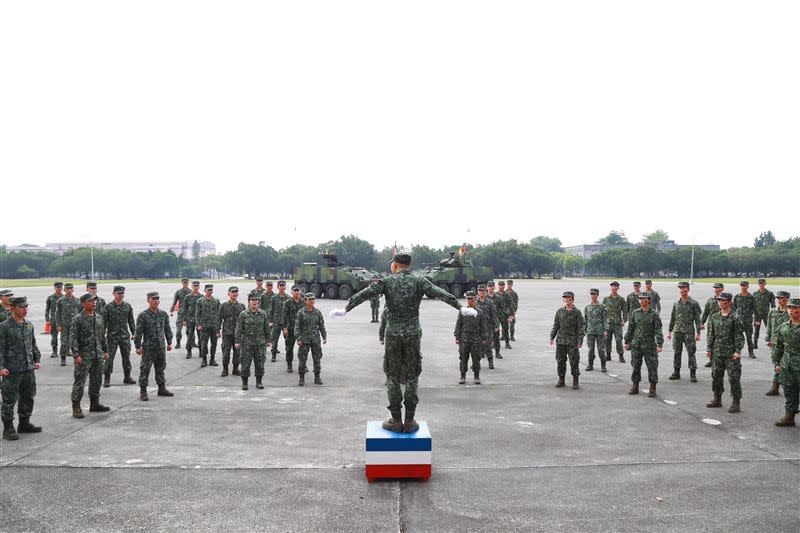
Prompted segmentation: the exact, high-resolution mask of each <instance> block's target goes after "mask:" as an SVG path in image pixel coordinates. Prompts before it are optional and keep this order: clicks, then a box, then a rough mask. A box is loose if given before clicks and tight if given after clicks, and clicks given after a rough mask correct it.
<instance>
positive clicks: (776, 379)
mask: <svg viewBox="0 0 800 533" xmlns="http://www.w3.org/2000/svg"><path fill="white" fill-rule="evenodd" d="M770 352H771V353H772V368H773V369H774V368H775V367H776V366H778V365H780V364H781V362H780V360H777V361H776V360H775V343H772V348H770ZM772 382H773V383H781V372H775V373H774V374H773V375H772Z"/></svg>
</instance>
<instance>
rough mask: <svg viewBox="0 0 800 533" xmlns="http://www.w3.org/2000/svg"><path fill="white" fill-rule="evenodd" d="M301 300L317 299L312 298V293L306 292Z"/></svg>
mask: <svg viewBox="0 0 800 533" xmlns="http://www.w3.org/2000/svg"><path fill="white" fill-rule="evenodd" d="M303 298H305V299H306V300H316V299H317V297H316V296H314V293H313V292H307V293H306V294H305V296H304V297H303Z"/></svg>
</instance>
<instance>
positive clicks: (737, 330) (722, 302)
mask: <svg viewBox="0 0 800 533" xmlns="http://www.w3.org/2000/svg"><path fill="white" fill-rule="evenodd" d="M718 299H719V307H720V310H719V312H718V313H715V314H714V315H712V316H711V319H710V320H709V321H708V345H709V347H710V351H708V352H707V353H706V356H707V357H709V358H712V364H713V366H712V367H711V368H712V370H711V378H712V384H711V389H712V390H713V392H714V399H713V400H711V402H710V403H708V404H706V407H722V392H723V391H724V390H725V389H724V387H723V379H724V378H725V371H726V370H727V371H728V380H729V381H730V383H731V396H733V403H732V404H731V407H730V408H729V409H728V412H729V413H738V412H739V400H740V399H741V397H742V385H741V378H742V348H743V347H744V325H743V324H742V320H741V319H740V318H739V317H738V315H737V314H736V313H735V312H734V311H733V309H732V308H731V300H732V299H733V296H731V294H730V293H729V292H723V293H720V295H719V298H718Z"/></svg>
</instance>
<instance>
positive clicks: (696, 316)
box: [694, 302, 702, 333]
mask: <svg viewBox="0 0 800 533" xmlns="http://www.w3.org/2000/svg"><path fill="white" fill-rule="evenodd" d="M701 324H702V323H701V322H700V304H699V303H697V302H695V304H694V331H695V333H700V325H701Z"/></svg>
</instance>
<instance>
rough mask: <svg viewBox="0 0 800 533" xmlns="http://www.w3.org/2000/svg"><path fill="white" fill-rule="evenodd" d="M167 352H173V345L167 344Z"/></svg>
mask: <svg viewBox="0 0 800 533" xmlns="http://www.w3.org/2000/svg"><path fill="white" fill-rule="evenodd" d="M167 351H168V352H171V351H172V345H171V344H167Z"/></svg>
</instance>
